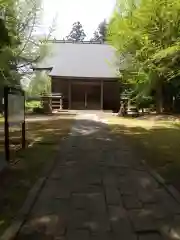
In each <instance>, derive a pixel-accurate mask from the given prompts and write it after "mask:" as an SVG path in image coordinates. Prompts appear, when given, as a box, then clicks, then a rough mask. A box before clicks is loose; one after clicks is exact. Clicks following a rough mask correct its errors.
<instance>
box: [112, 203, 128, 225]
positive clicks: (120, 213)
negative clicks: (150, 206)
mask: <svg viewBox="0 0 180 240" xmlns="http://www.w3.org/2000/svg"><path fill="white" fill-rule="evenodd" d="M108 212H109V219H110V221H112V222H113V221H118V220H119V219H127V211H126V209H124V208H123V207H122V206H109V207H108Z"/></svg>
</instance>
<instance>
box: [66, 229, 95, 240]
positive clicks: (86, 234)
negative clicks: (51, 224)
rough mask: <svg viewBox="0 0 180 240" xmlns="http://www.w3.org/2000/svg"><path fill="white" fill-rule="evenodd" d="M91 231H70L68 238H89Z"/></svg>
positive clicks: (80, 239) (70, 239)
mask: <svg viewBox="0 0 180 240" xmlns="http://www.w3.org/2000/svg"><path fill="white" fill-rule="evenodd" d="M89 239H90V236H89V232H88V231H87V230H76V231H69V232H68V233H67V240H89Z"/></svg>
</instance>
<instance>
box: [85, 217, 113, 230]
mask: <svg viewBox="0 0 180 240" xmlns="http://www.w3.org/2000/svg"><path fill="white" fill-rule="evenodd" d="M86 227H87V228H88V229H89V230H90V231H91V232H92V233H104V232H109V231H110V229H111V228H110V221H109V219H108V216H107V214H105V213H104V214H101V215H99V214H94V215H91V216H90V221H88V222H87V223H86Z"/></svg>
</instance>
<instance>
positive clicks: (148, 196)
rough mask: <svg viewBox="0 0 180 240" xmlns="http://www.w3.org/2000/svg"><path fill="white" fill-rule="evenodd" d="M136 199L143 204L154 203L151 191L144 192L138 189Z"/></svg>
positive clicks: (153, 195) (154, 199)
mask: <svg viewBox="0 0 180 240" xmlns="http://www.w3.org/2000/svg"><path fill="white" fill-rule="evenodd" d="M138 198H139V199H140V200H141V201H142V202H143V203H156V202H157V200H156V197H155V194H154V191H153V190H152V191H151V190H144V189H142V188H141V189H140V190H139V191H138Z"/></svg>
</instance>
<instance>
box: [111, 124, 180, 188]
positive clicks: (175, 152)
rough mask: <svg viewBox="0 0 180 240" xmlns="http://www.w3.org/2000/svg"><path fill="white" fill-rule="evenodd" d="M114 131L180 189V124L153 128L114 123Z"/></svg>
mask: <svg viewBox="0 0 180 240" xmlns="http://www.w3.org/2000/svg"><path fill="white" fill-rule="evenodd" d="M111 128H112V132H114V133H116V134H120V135H121V136H123V137H124V138H125V139H126V140H127V141H128V142H129V144H130V146H132V147H133V149H134V151H135V152H136V153H137V154H139V155H140V156H141V157H142V158H143V159H144V160H145V161H147V163H148V164H149V165H150V166H151V167H153V168H155V169H156V170H157V171H158V172H159V173H160V174H161V175H162V176H163V177H164V178H165V179H166V181H167V182H170V183H173V184H174V185H175V186H176V187H178V188H179V189H180V177H179V176H180V175H179V173H180V126H179V124H173V125H171V126H168V127H160V126H156V127H154V128H151V129H147V128H144V127H139V126H138V127H135V126H130V127H128V126H127V125H123V124H122V125H119V124H118V125H112V126H111Z"/></svg>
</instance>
